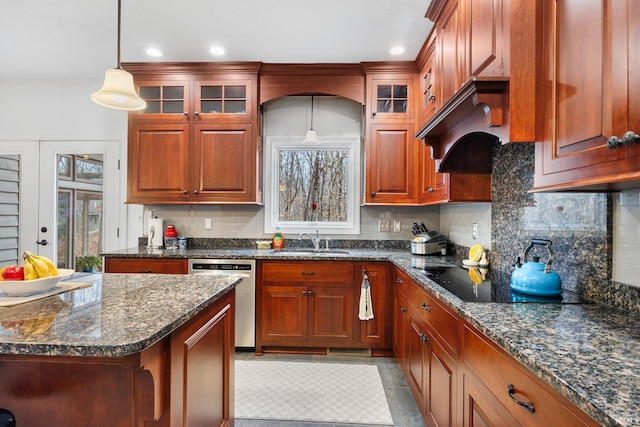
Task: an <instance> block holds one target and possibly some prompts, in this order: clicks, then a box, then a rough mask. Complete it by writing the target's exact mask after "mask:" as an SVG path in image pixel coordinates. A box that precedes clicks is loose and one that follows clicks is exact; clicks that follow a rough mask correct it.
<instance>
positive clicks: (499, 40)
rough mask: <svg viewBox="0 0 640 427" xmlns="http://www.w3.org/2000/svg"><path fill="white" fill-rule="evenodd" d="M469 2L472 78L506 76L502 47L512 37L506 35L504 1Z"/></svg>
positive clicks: (482, 0) (470, 70)
mask: <svg viewBox="0 0 640 427" xmlns="http://www.w3.org/2000/svg"><path fill="white" fill-rule="evenodd" d="M467 1H468V5H467V7H468V14H467V16H468V19H469V24H468V31H467V37H468V39H467V40H468V41H467V45H468V46H469V49H468V52H467V61H468V64H469V67H468V70H469V76H504V75H505V72H506V69H505V66H506V65H508V64H505V62H504V60H505V59H506V58H504V56H503V54H504V50H503V46H504V45H508V44H507V43H506V42H507V41H508V40H507V38H508V36H509V35H508V33H507V32H505V31H504V24H505V19H503V16H504V10H503V0H467ZM465 80H466V79H465Z"/></svg>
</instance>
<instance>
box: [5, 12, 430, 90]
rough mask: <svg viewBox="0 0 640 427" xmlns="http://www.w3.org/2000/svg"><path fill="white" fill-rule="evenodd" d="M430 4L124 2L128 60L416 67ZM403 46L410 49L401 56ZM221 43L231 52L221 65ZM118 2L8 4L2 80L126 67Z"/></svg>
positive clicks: (96, 74)
mask: <svg viewBox="0 0 640 427" xmlns="http://www.w3.org/2000/svg"><path fill="white" fill-rule="evenodd" d="M429 3H430V0H314V1H312V0H122V62H149V61H158V59H151V58H149V57H148V56H147V55H146V54H145V52H144V49H145V48H146V47H147V46H155V47H159V48H161V49H163V50H164V52H165V56H164V57H163V58H161V59H160V61H180V62H181V61H187V62H190V61H196V62H199V61H205V62H206V61H260V62H266V63H358V62H361V61H386V60H413V59H415V57H416V55H417V53H418V51H419V50H420V48H421V46H422V43H423V42H424V40H425V38H426V36H427V35H428V33H429V31H430V30H431V27H432V23H431V21H429V20H427V19H426V18H425V17H424V15H425V12H426V10H427V8H428V6H429ZM396 44H404V45H406V46H408V51H407V53H405V54H403V55H400V56H392V55H390V54H389V48H390V47H392V46H393V45H396ZM212 45H221V46H223V47H224V48H225V49H226V51H227V54H226V55H225V56H223V57H220V58H215V57H213V56H212V55H211V54H210V53H209V48H210V47H211V46H212ZM116 46H117V0H18V1H2V5H1V6H0V58H1V65H0V79H43V78H44V79H46V78H98V79H101V78H102V76H103V73H104V70H106V69H107V68H113V67H115V66H116V63H117V54H116V52H117V51H116Z"/></svg>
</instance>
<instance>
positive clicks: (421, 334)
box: [418, 332, 429, 344]
mask: <svg viewBox="0 0 640 427" xmlns="http://www.w3.org/2000/svg"><path fill="white" fill-rule="evenodd" d="M418 336H419V337H420V341H422V342H423V343H425V344H426V343H428V342H429V337H428V336H426V335H425V334H423V333H422V332H420V333H418Z"/></svg>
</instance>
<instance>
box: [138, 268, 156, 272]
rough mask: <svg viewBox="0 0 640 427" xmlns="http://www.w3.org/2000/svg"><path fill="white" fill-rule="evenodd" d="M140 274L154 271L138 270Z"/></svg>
mask: <svg viewBox="0 0 640 427" xmlns="http://www.w3.org/2000/svg"><path fill="white" fill-rule="evenodd" d="M138 273H153V270H142V269H140V270H138Z"/></svg>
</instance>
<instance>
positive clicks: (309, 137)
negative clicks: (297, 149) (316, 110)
mask: <svg viewBox="0 0 640 427" xmlns="http://www.w3.org/2000/svg"><path fill="white" fill-rule="evenodd" d="M302 143H303V144H320V140H319V139H318V134H317V133H316V131H315V130H313V94H311V128H310V129H309V130H308V131H307V134H306V135H305V136H304V140H303V141H302Z"/></svg>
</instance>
